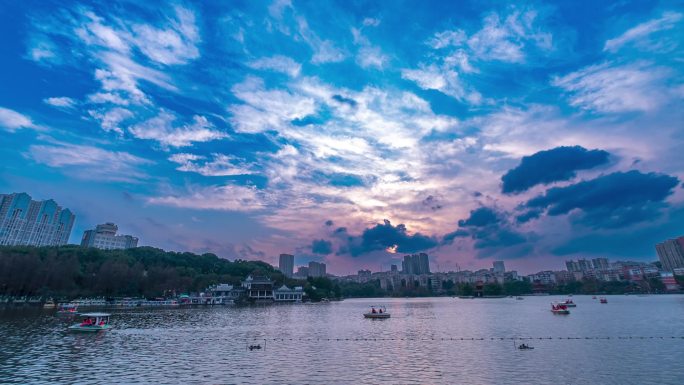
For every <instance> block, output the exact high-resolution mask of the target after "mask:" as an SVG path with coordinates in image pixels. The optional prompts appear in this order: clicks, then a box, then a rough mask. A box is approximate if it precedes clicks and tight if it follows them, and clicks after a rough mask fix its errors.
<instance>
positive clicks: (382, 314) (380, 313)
mask: <svg viewBox="0 0 684 385" xmlns="http://www.w3.org/2000/svg"><path fill="white" fill-rule="evenodd" d="M376 308H377V309H376ZM363 317H364V318H371V319H386V318H389V317H390V313H388V312H387V309H385V307H384V306H371V310H370V311H369V312H367V313H363Z"/></svg>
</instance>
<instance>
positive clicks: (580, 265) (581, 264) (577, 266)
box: [565, 258, 594, 272]
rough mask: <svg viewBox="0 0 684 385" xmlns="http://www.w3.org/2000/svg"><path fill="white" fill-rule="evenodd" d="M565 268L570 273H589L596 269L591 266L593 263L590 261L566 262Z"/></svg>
mask: <svg viewBox="0 0 684 385" xmlns="http://www.w3.org/2000/svg"><path fill="white" fill-rule="evenodd" d="M565 267H566V268H567V269H568V271H572V272H575V271H582V272H585V271H588V270H593V269H594V267H593V266H592V264H591V261H590V260H588V259H584V258H582V259H578V260H577V261H572V260H570V261H566V262H565Z"/></svg>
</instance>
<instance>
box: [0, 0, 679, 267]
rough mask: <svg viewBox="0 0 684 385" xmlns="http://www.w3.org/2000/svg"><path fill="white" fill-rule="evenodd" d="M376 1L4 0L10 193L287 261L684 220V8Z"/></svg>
mask: <svg viewBox="0 0 684 385" xmlns="http://www.w3.org/2000/svg"><path fill="white" fill-rule="evenodd" d="M369 4H370V5H368V6H363V5H361V4H360V3H359V4H356V3H355V4H345V3H334V2H329V3H307V2H298V1H286V0H276V1H269V2H253V3H252V2H249V3H235V4H233V3H230V4H228V3H225V4H222V3H190V2H183V1H180V2H178V3H174V5H173V6H169V7H161V8H159V9H158V8H157V7H155V6H154V5H151V4H150V5H145V4H135V3H129V2H123V3H121V4H119V6H117V7H108V6H107V5H106V4H104V3H99V2H78V1H66V2H61V3H60V4H59V5H56V4H52V3H51V4H47V3H46V4H40V3H39V4H28V3H22V2H11V3H4V4H3V5H0V11H2V12H0V14H1V15H14V16H15V17H13V18H12V20H9V19H8V18H6V17H5V18H3V20H5V21H6V22H5V23H2V25H1V26H0V31H1V32H2V36H3V43H4V44H3V49H2V50H3V62H2V64H0V68H2V71H0V84H2V85H3V87H0V153H2V155H3V159H4V161H3V163H2V165H0V191H2V192H3V193H6V194H11V193H14V192H17V193H20V192H26V193H28V194H30V195H31V196H32V197H33V198H34V199H36V200H48V199H54V201H56V202H59V204H60V205H61V206H62V207H68V208H69V209H70V210H71V211H72V212H73V213H74V214H75V215H76V221H75V223H74V225H73V230H72V231H71V238H69V240H68V241H69V243H74V244H78V243H80V241H81V235H82V234H83V233H84V231H86V230H90V229H92V228H95V226H96V225H98V224H102V223H105V222H112V223H116V224H118V225H120V226H121V227H122V228H123V229H125V233H127V234H128V233H130V234H134V235H135V236H136V237H139V238H140V240H141V242H140V245H141V246H143V245H149V246H154V247H159V248H163V249H166V250H175V251H192V252H197V253H203V252H212V253H215V254H217V255H219V256H221V257H224V258H228V259H236V258H240V259H252V260H254V259H258V260H264V261H266V262H268V263H270V264H271V265H273V266H279V262H280V261H279V258H280V257H279V256H280V255H281V254H282V253H288V254H290V255H293V256H294V257H293V258H292V262H290V260H289V257H288V260H287V264H286V265H287V269H288V271H289V270H290V269H294V268H295V267H296V266H298V265H299V264H295V263H294V262H295V261H299V262H302V263H305V262H304V261H306V262H307V263H308V262H309V261H313V262H320V263H325V265H326V266H328V268H329V270H330V271H329V272H330V273H334V274H341V273H344V272H350V271H357V270H359V269H367V268H370V269H371V270H377V267H378V266H384V267H387V268H389V266H390V265H399V266H401V265H402V262H403V258H404V256H405V255H414V254H419V253H427V255H429V256H430V261H431V263H433V264H434V265H433V266H435V267H436V266H440V267H441V268H440V269H439V270H442V271H449V270H455V269H456V267H457V266H458V267H460V268H462V269H474V268H477V267H478V266H483V265H491V263H492V262H494V261H503V263H505V267H506V269H510V270H518V271H525V272H533V271H539V270H543V269H549V270H554V269H558V268H560V267H562V266H565V263H566V261H567V260H569V259H576V258H578V257H580V258H587V259H588V260H592V259H597V258H609V259H633V260H639V261H643V262H652V261H655V260H658V254H657V252H656V247H655V245H656V244H660V243H662V242H665V241H666V240H669V239H675V238H677V237H681V236H682V234H683V233H684V229H683V228H682V227H681V224H682V223H684V185H683V184H682V181H683V180H684V157H682V156H681V152H682V150H681V148H682V146H684V127H683V126H682V123H681V122H682V121H684V108H683V107H684V103H683V101H684V69H683V68H682V66H681V58H682V55H683V54H684V8H683V7H682V6H681V5H680V4H674V3H668V2H662V3H651V2H638V3H625V4H603V3H598V4H597V3H596V2H588V1H578V2H551V3H545V4H538V3H529V4H518V5H515V6H511V5H506V4H496V3H492V4H486V5H483V4H482V3H479V2H462V3H458V4H443V2H437V1H434V2H430V6H426V7H422V6H420V5H419V4H418V3H411V2H408V3H385V4H383V5H382V6H378V5H377V4H375V5H373V4H372V3H369ZM331 15H332V16H333V17H331ZM588 15H590V16H588ZM331 19H332V20H331ZM159 36H162V37H163V39H160V38H159ZM677 255H679V254H677ZM503 263H502V265H501V266H503ZM597 263H599V262H597ZM300 264H301V263H300ZM313 266H316V269H318V265H313ZM429 269H430V266H429V265H428V271H429ZM435 270H438V269H435ZM323 271H325V270H323ZM293 273H294V272H293ZM318 274H320V273H318Z"/></svg>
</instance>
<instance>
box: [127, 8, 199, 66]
mask: <svg viewBox="0 0 684 385" xmlns="http://www.w3.org/2000/svg"><path fill="white" fill-rule="evenodd" d="M174 12H175V16H176V17H175V18H174V19H169V20H168V24H167V26H166V27H167V28H155V27H152V26H150V25H149V24H136V25H133V26H132V30H133V37H132V39H134V40H133V41H134V42H135V45H136V46H137V47H138V48H139V49H140V51H142V52H143V53H144V54H145V55H146V56H147V57H149V58H150V59H152V60H154V61H156V62H157V63H161V64H166V65H175V64H185V63H187V62H188V61H190V60H194V59H197V58H198V57H199V56H200V53H199V49H198V48H197V44H198V43H199V42H200V33H199V28H198V27H197V24H196V22H195V14H194V13H193V12H192V11H191V10H189V9H186V8H183V7H180V6H175V7H174Z"/></svg>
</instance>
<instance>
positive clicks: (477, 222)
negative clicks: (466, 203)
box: [458, 206, 501, 227]
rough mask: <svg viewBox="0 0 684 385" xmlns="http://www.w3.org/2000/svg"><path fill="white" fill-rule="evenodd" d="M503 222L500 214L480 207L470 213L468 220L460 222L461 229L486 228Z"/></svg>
mask: <svg viewBox="0 0 684 385" xmlns="http://www.w3.org/2000/svg"><path fill="white" fill-rule="evenodd" d="M499 221H501V216H500V214H499V213H498V212H497V211H496V210H494V209H491V208H489V207H484V206H483V207H480V208H477V209H475V210H471V211H470V216H469V217H468V218H467V219H461V220H459V221H458V225H459V226H460V227H484V226H488V225H491V224H495V223H498V222H499Z"/></svg>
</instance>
